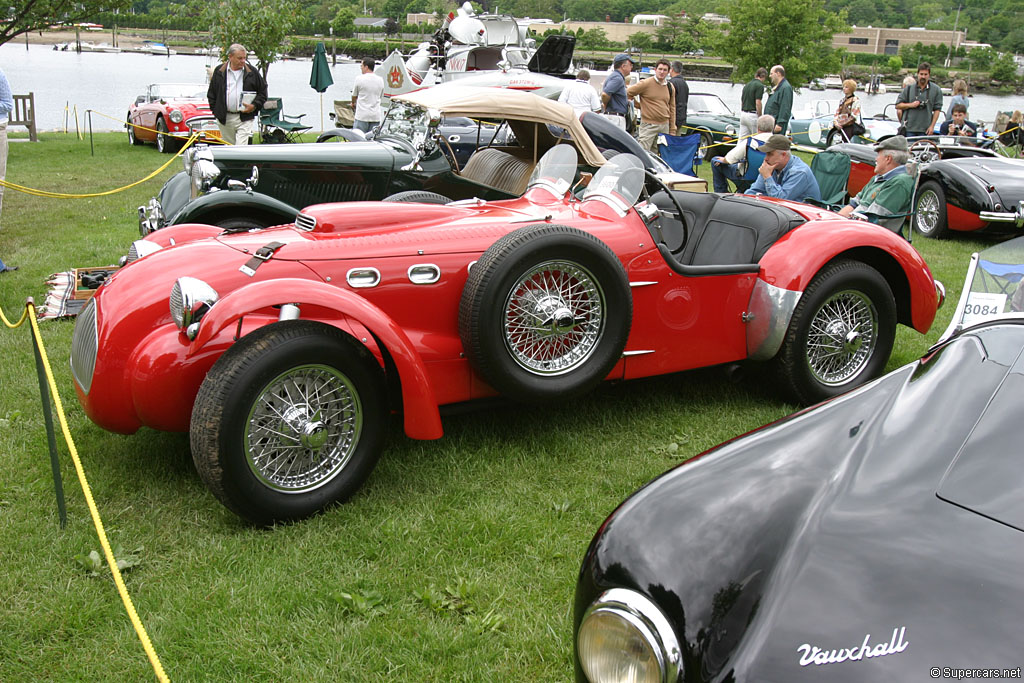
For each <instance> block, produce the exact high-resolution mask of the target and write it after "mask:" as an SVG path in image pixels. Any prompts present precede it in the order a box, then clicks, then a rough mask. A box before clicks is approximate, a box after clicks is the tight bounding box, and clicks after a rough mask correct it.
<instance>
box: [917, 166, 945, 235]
mask: <svg viewBox="0 0 1024 683" xmlns="http://www.w3.org/2000/svg"><path fill="white" fill-rule="evenodd" d="M914 202H915V204H916V206H915V207H914V208H915V214H914V229H915V230H917V231H918V232H919V233H921V234H922V235H924V236H925V237H934V238H935V239H942V238H943V237H946V236H947V235H948V234H949V223H948V221H947V219H946V192H945V190H943V189H942V186H941V185H939V184H938V183H937V182H935V181H934V180H929V181H926V182H924V183H921V187H920V188H919V189H918V191H917V198H916V199H915V200H914Z"/></svg>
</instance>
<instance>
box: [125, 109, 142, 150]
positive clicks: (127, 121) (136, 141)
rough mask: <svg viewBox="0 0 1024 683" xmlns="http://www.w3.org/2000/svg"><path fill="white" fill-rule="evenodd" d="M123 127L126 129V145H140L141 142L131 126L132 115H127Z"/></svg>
mask: <svg viewBox="0 0 1024 683" xmlns="http://www.w3.org/2000/svg"><path fill="white" fill-rule="evenodd" d="M125 127H127V128H128V143H129V144H132V145H141V144H143V141H142V140H140V139H139V137H138V136H137V135H136V134H135V126H134V125H132V115H131V114H129V115H128V117H127V118H126V119H125Z"/></svg>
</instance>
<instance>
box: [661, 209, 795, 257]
mask: <svg viewBox="0 0 1024 683" xmlns="http://www.w3.org/2000/svg"><path fill="white" fill-rule="evenodd" d="M672 195H673V196H674V197H675V199H676V201H677V202H678V203H679V205H680V208H681V209H682V210H683V216H682V217H681V220H674V217H675V216H676V214H678V210H677V209H676V207H675V205H674V203H673V202H672V200H671V199H670V198H669V197H668V196H667V195H666V194H665V192H659V193H657V194H655V195H654V196H653V197H651V201H652V202H653V203H654V204H655V205H656V206H657V207H658V208H659V209H661V210H663V211H665V212H667V213H669V214H671V216H672V217H669V218H662V219H661V220H660V221H659V223H660V224H661V225H660V232H661V234H660V235H654V238H655V240H657V241H659V242H660V243H662V244H664V245H665V247H666V248H667V249H668V250H669V251H670V252H672V255H673V256H674V257H675V258H676V260H677V261H678V262H679V263H680V264H681V265H691V266H713V265H732V264H754V263H757V262H758V261H759V260H760V259H761V257H762V256H764V254H765V252H766V251H768V248H769V247H771V245H773V244H774V243H775V242H776V241H777V240H778V239H779V238H780V237H782V236H783V235H785V234H786V233H787V232H789V231H790V230H792V229H793V228H795V227H796V226H798V225H800V224H801V223H803V222H804V218H803V217H802V216H801V215H800V214H798V213H796V212H795V211H791V210H790V209H787V208H785V207H782V206H779V205H776V204H773V203H771V202H766V201H762V200H758V199H755V198H753V197H744V196H743V195H719V194H714V193H702V192H679V191H676V192H673V193H672ZM682 221H685V223H686V226H687V232H688V234H687V236H686V243H685V244H683V223H682Z"/></svg>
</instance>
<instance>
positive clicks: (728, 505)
mask: <svg viewBox="0 0 1024 683" xmlns="http://www.w3.org/2000/svg"><path fill="white" fill-rule="evenodd" d="M1022 281H1024V238H1018V239H1015V240H1012V241H1010V242H1006V243H1003V244H1001V245H999V246H997V247H993V248H992V249H989V250H987V251H984V252H982V253H981V254H975V255H974V257H973V259H972V262H971V265H970V267H969V271H968V276H967V281H966V284H965V287H964V294H963V296H962V297H961V299H960V302H959V304H958V306H957V309H956V311H955V313H954V316H953V322H952V323H951V325H950V327H949V328H948V329H947V330H946V332H945V333H944V334H943V335H942V337H941V338H940V341H939V342H938V343H937V344H936V345H935V346H934V347H933V348H932V349H930V350H929V351H928V353H926V354H925V355H924V357H922V358H921V359H920V360H919V361H916V362H914V363H912V364H910V365H907V366H905V367H902V368H900V369H898V370H896V371H894V372H892V373H890V374H888V375H886V376H884V377H882V378H880V379H878V380H876V381H875V382H873V383H871V384H867V385H865V386H863V387H861V388H860V389H857V390H855V391H853V392H850V393H848V394H844V395H842V396H839V397H838V398H835V399H832V400H831V401H830V402H828V403H826V404H822V405H819V406H817V407H815V408H812V409H809V410H806V411H804V412H800V413H797V414H795V415H792V416H790V417H788V418H785V419H783V420H781V421H779V422H776V423H774V424H771V425H768V426H766V427H763V428H761V429H759V430H757V431H755V432H752V433H750V434H747V435H746V436H743V437H741V438H739V439H736V440H733V441H730V442H727V443H725V444H723V445H721V446H718V447H716V448H714V449H712V450H710V451H707V452H706V453H704V454H702V455H701V456H699V457H697V458H694V459H692V460H690V461H688V462H686V463H684V464H682V465H680V466H678V467H677V468H675V469H673V470H671V471H669V472H667V473H665V474H663V475H662V476H661V477H659V478H657V479H655V480H654V481H652V482H651V483H649V484H647V485H646V486H645V487H644V488H642V489H640V490H639V491H638V492H636V493H635V494H633V495H632V496H631V497H630V498H628V499H627V500H626V501H625V502H624V503H622V504H621V505H620V506H619V508H618V509H617V510H615V512H613V513H612V514H611V516H610V517H608V519H607V520H605V522H604V523H603V524H602V525H601V527H600V529H599V530H598V532H597V535H596V536H595V537H594V539H593V541H592V542H591V544H590V547H589V549H588V550H587V552H586V555H585V557H584V559H583V566H582V568H581V570H580V574H579V578H578V583H577V586H576V598H575V606H574V619H573V623H574V631H573V633H574V641H575V655H576V656H575V660H576V680H577V681H590V682H591V683H604V682H606V681H622V680H630V681H638V682H639V681H652V682H653V681H658V682H659V683H665V682H668V681H687V682H691V681H693V682H696V681H736V682H739V681H785V682H786V683H798V682H800V681H816V682H818V681H830V682H836V681H839V682H842V681H870V682H876V681H920V680H930V679H935V678H956V677H957V676H960V677H963V676H964V675H965V674H963V673H962V672H963V670H966V669H985V670H986V671H987V672H988V673H986V674H984V675H982V674H973V675H968V677H970V678H976V677H982V676H983V677H986V678H988V677H996V678H1020V677H1021V665H1022V663H1024V661H1022V655H1021V646H1020V636H1019V634H1018V630H1017V625H1018V624H1019V623H1020V615H1021V613H1022V612H1024V581H1022V579H1021V577H1022V575H1024V502H1022V501H1024V489H1022V484H1021V450H1020V439H1021V428H1020V421H1021V415H1022V414H1024V407H1022V405H1024V400H1022V399H1024V314H1022V313H1021V311H1022V309H1024V285H1022ZM958 670H959V671H960V672H961V673H959V674H958V673H957V671H958Z"/></svg>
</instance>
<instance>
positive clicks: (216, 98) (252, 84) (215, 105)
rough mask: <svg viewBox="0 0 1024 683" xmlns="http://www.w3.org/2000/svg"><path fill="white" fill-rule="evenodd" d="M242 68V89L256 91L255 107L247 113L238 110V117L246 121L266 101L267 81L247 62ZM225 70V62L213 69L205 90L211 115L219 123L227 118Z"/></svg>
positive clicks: (226, 68)
mask: <svg viewBox="0 0 1024 683" xmlns="http://www.w3.org/2000/svg"><path fill="white" fill-rule="evenodd" d="M242 69H243V71H244V72H245V75H243V76H242V90H251V91H252V92H255V93H256V99H255V100H253V102H252V103H253V105H254V106H255V107H256V108H255V109H253V110H252V111H251V112H249V113H248V114H243V113H241V112H239V117H240V118H241V119H242V120H243V121H248V120H249V119H252V118H254V117H255V116H256V114H257V113H258V112H259V110H260V109H262V108H263V104H264V103H265V102H266V101H267V82H266V81H265V80H263V76H261V75H260V72H259V70H258V69H255V68H253V66H252V65H251V64H249V63H248V62H246V63H245V64H244V65H243V66H242ZM227 70H228V63H227V62H224V63H223V64H221V65H220V66H218V67H217V68H216V69H214V70H213V75H212V76H211V77H210V87H209V89H208V90H207V91H206V99H207V100H209V102H210V110H211V111H213V115H214V116H216V117H217V120H218V121H220V122H221V123H224V122H226V121H227V118H228V105H227V102H225V100H226V99H227V94H228V81H227V75H226V72H227Z"/></svg>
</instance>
